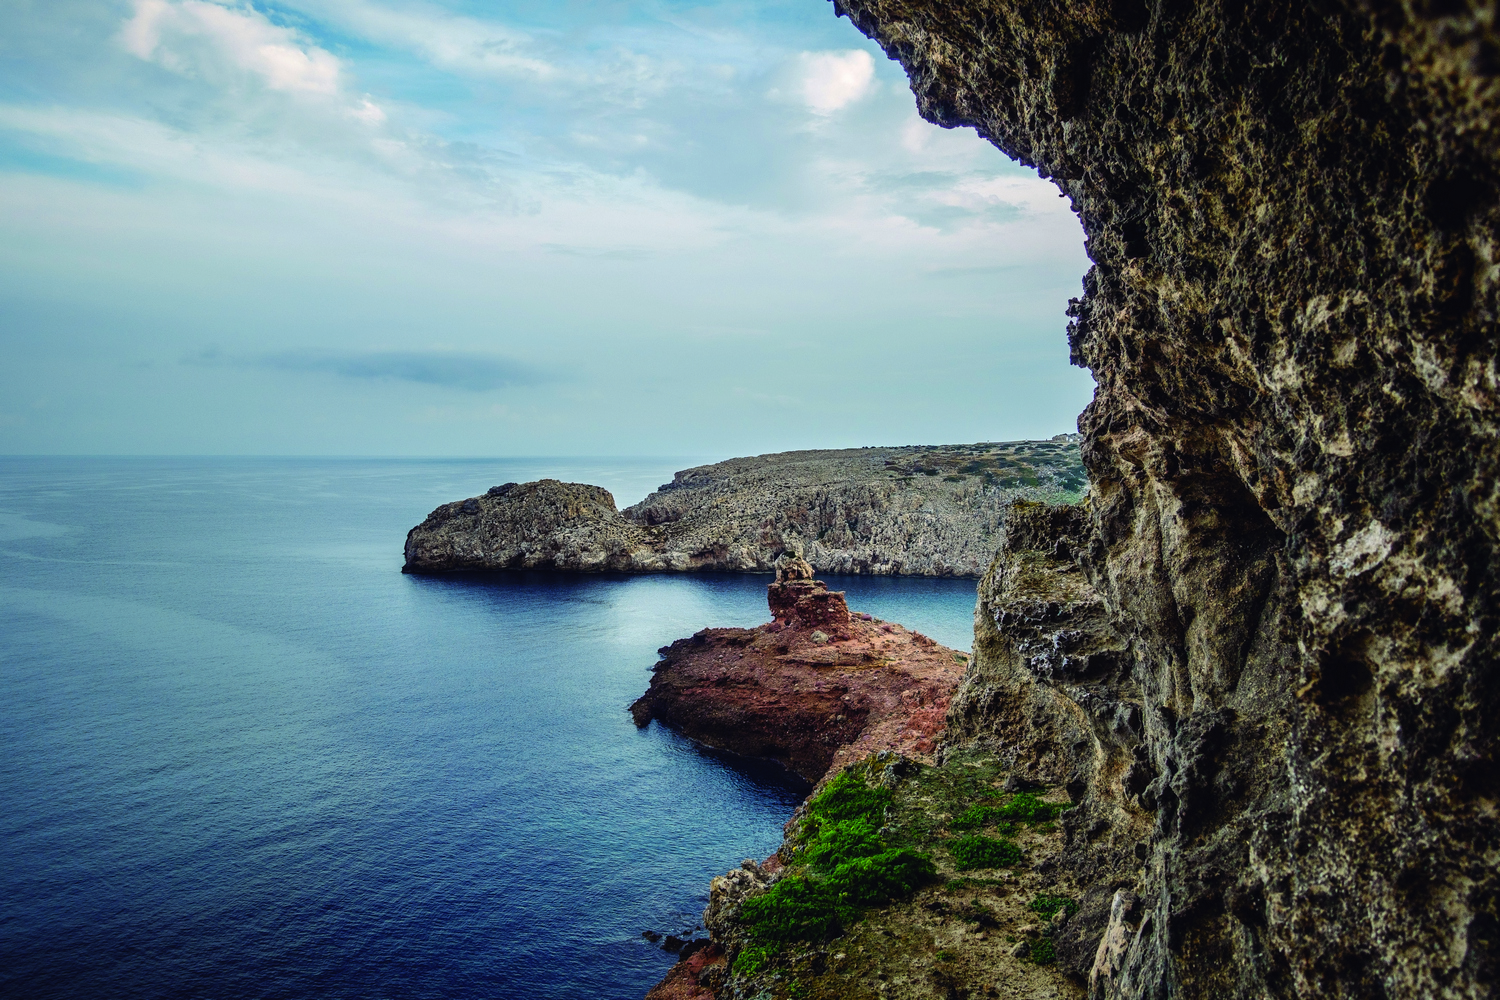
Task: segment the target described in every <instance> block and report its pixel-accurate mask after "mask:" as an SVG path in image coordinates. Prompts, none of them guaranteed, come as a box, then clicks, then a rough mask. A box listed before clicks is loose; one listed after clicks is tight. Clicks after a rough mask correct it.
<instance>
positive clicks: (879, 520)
mask: <svg viewBox="0 0 1500 1000" xmlns="http://www.w3.org/2000/svg"><path fill="white" fill-rule="evenodd" d="M1086 488H1087V480H1086V479H1085V476H1084V472H1083V465H1082V462H1081V459H1080V455H1079V449H1078V436H1077V435H1076V434H1067V435H1058V436H1057V437H1055V438H1053V439H1051V440H1049V441H1010V442H1000V443H980V444H972V445H943V446H909V447H900V448H848V449H842V450H830V451H789V452H780V453H777V454H771V455H759V456H755V457H752V458H735V459H730V460H728V461H725V462H718V463H716V464H713V465H703V466H698V467H696V468H692V469H685V470H683V471H682V472H679V473H677V474H676V476H675V477H674V478H673V480H672V482H670V483H667V484H665V485H663V486H662V487H661V488H660V489H658V490H657V491H656V492H655V493H652V494H651V495H650V496H648V497H646V498H645V499H644V500H642V501H641V502H640V503H638V504H636V505H635V506H633V507H627V508H626V509H625V510H624V511H619V510H617V509H616V508H615V502H614V497H613V496H612V495H611V494H610V493H609V491H608V490H605V489H602V488H600V487H597V486H589V485H585V484H581V483H563V482H559V481H557V480H555V479H543V480H540V481H538V482H533V483H523V484H516V483H507V484H505V485H503V486H497V487H495V488H493V489H491V490H490V491H489V492H488V493H486V494H485V495H483V496H477V497H470V498H469V499H467V500H463V501H458V502H455V503H449V504H444V505H443V506H441V507H439V508H437V509H436V510H434V511H433V512H432V513H431V514H430V515H428V517H427V519H426V520H425V521H423V522H422V523H421V524H419V525H417V526H416V527H415V528H413V529H412V530H411V532H410V533H409V534H408V535H407V539H406V565H405V566H404V567H403V571H404V572H408V573H445V572H459V571H476V570H502V569H545V570H559V571H571V572H625V573H674V572H679V573H680V572H742V573H769V572H772V570H773V567H774V564H775V562H776V559H777V558H778V557H779V556H781V555H782V554H783V553H787V552H791V553H796V554H800V555H802V556H803V557H804V558H806V559H807V561H808V562H809V563H811V564H812V566H813V568H814V569H815V570H816V571H817V572H819V573H834V574H859V575H875V576H946V577H954V576H959V577H978V576H980V575H982V574H983V573H984V571H985V569H986V568H987V567H988V566H989V563H990V560H991V558H992V557H993V556H994V554H995V551H996V549H998V548H999V546H1000V538H1001V530H1002V528H1003V527H1004V523H1005V511H1006V508H1007V507H1008V506H1009V505H1010V504H1011V503H1012V502H1013V501H1015V500H1032V501H1038V502H1046V503H1076V502H1078V501H1079V500H1080V499H1081V498H1082V495H1083V492H1084V491H1085V490H1086Z"/></svg>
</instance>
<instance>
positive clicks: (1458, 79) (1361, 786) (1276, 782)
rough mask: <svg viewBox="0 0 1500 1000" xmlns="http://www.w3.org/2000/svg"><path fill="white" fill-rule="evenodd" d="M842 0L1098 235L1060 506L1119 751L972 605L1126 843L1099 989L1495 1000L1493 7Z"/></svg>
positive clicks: (1108, 841)
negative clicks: (1080, 503) (1071, 494)
mask: <svg viewBox="0 0 1500 1000" xmlns="http://www.w3.org/2000/svg"><path fill="white" fill-rule="evenodd" d="M836 7H837V9H838V10H839V12H840V13H844V14H847V15H848V16H849V17H850V18H851V19H852V20H853V21H854V23H855V24H856V25H858V26H859V27H860V28H861V29H862V30H863V31H865V32H866V33H867V34H868V35H870V36H871V37H872V38H874V39H876V40H877V41H878V42H879V43H880V44H881V45H882V46H883V47H884V48H885V50H886V51H887V52H888V53H889V54H890V55H891V56H892V57H893V58H896V59H899V60H900V61H901V62H902V64H903V65H904V66H905V68H906V70H907V72H908V74H909V76H910V77H911V80H912V86H913V90H914V92H915V93H916V95H917V102H918V106H919V109H920V110H921V112H922V113H923V114H924V116H926V117H928V118H929V119H931V120H933V121H936V122H939V123H940V124H945V125H969V126H973V127H975V128H976V129H977V130H978V131H979V133H980V134H981V135H982V136H984V137H986V138H988V139H990V140H991V141H992V142H994V143H995V144H996V145H997V146H999V147H1000V148H1001V149H1003V150H1004V151H1006V152H1007V153H1009V154H1011V155H1013V156H1015V157H1017V158H1019V159H1021V160H1022V161H1024V162H1026V163H1029V164H1032V165H1034V166H1036V167H1037V169H1038V170H1039V171H1040V172H1041V173H1042V175H1043V176H1045V177H1049V178H1052V179H1053V180H1054V181H1055V182H1056V183H1057V184H1058V186H1059V187H1060V189H1061V190H1062V191H1063V192H1064V193H1065V194H1066V195H1067V196H1068V197H1069V198H1071V200H1072V203H1073V205H1074V207H1075V209H1076V210H1077V211H1078V213H1079V216H1080V218H1081V220H1082V222H1083V225H1084V229H1085V234H1086V237H1087V246H1088V251H1089V254H1090V256H1091V258H1092V259H1093V261H1094V267H1093V268H1092V270H1091V271H1090V272H1089V274H1088V276H1087V278H1086V280H1085V294H1084V295H1083V297H1082V298H1081V299H1079V300H1076V301H1075V302H1074V303H1073V304H1072V306H1071V309H1070V315H1072V316H1073V319H1074V321H1073V323H1072V324H1071V326H1070V328H1069V338H1070V343H1071V346H1072V351H1073V357H1074V360H1075V362H1077V363H1079V364H1082V365H1086V366H1087V367H1089V368H1090V369H1091V370H1092V371H1093V373H1094V376H1095V378H1096V380H1097V382H1098V390H1097V392H1096V395H1095V399H1094V401H1093V403H1092V404H1091V405H1090V406H1089V408H1088V409H1087V410H1086V411H1085V413H1084V414H1083V416H1082V418H1081V419H1080V429H1081V430H1082V431H1083V433H1084V461H1085V464H1086V466H1087V470H1088V473H1089V477H1090V479H1091V481H1092V483H1093V489H1094V495H1093V498H1092V502H1091V503H1090V505H1089V508H1088V513H1087V515H1086V523H1084V524H1080V525H1076V526H1068V525H1056V526H1053V527H1058V528H1060V529H1061V530H1060V531H1059V533H1058V537H1059V538H1064V537H1065V538H1067V539H1069V541H1068V542H1067V548H1068V555H1069V559H1071V562H1072V564H1073V565H1074V567H1075V569H1074V570H1071V571H1069V572H1073V573H1075V574H1076V581H1077V582H1078V585H1079V586H1080V587H1081V586H1083V585H1084V584H1086V585H1087V587H1088V588H1089V591H1090V593H1089V594H1084V593H1083V591H1081V590H1080V591H1079V592H1078V593H1080V594H1083V597H1082V598H1081V600H1082V601H1083V603H1084V604H1087V603H1088V602H1089V601H1095V602H1097V609H1098V611H1099V614H1100V615H1102V616H1103V617H1106V618H1108V619H1109V621H1110V622H1111V623H1112V627H1113V629H1114V630H1115V632H1116V633H1117V638H1118V642H1119V644H1120V645H1121V646H1122V648H1123V649H1124V653H1123V654H1122V655H1123V657H1124V659H1123V662H1122V663H1121V664H1119V665H1117V667H1116V668H1112V669H1115V670H1116V673H1115V674H1114V675H1112V677H1109V676H1104V675H1100V676H1099V678H1098V679H1097V681H1096V682H1095V683H1094V687H1095V688H1097V689H1098V690H1096V691H1095V694H1096V695H1098V696H1100V697H1105V696H1113V697H1116V699H1117V700H1118V701H1121V702H1125V701H1130V700H1131V699H1132V698H1134V699H1137V701H1136V703H1137V704H1138V705H1139V708H1140V720H1139V736H1138V743H1135V744H1134V745H1132V744H1131V740H1133V739H1137V737H1134V736H1120V735H1119V734H1112V733H1110V732H1108V731H1106V732H1104V733H1103V734H1101V733H1100V729H1099V722H1098V720H1097V719H1096V718H1094V717H1093V716H1091V715H1089V713H1088V712H1087V706H1084V705H1082V704H1081V703H1080V702H1079V701H1077V700H1076V699H1075V698H1074V697H1073V696H1072V695H1070V694H1068V693H1067V691H1065V690H1063V689H1064V688H1065V687H1066V686H1067V685H1065V684H1061V683H1059V682H1058V681H1057V679H1056V678H1038V677H1035V676H1033V677H1032V678H1030V679H1029V680H1026V681H1025V684H1024V685H1023V684H1021V682H1020V681H1019V680H1018V679H1017V677H1018V675H1017V674H1015V672H1014V670H1013V669H1012V668H1016V669H1019V668H1018V667H1017V664H1018V663H1020V653H1019V648H1020V645H1022V644H1024V643H1026V642H1031V641H1036V640H1037V639H1038V637H1039V635H1040V633H1038V635H1035V636H1028V634H1025V629H1026V628H1031V627H1032V626H1031V625H1027V624H1026V623H1025V622H1021V623H1020V626H1021V632H1017V633H1016V634H1013V635H1012V634H1003V629H1002V633H997V634H996V635H994V636H991V637H990V638H991V639H993V640H994V642H993V643H991V647H992V648H991V649H990V652H989V653H988V654H987V653H986V652H985V651H984V643H985V636H984V634H983V627H984V626H981V636H980V644H979V646H977V647H976V653H977V654H978V655H977V657H976V666H975V670H976V672H978V671H983V670H986V669H990V670H992V671H993V673H994V676H993V678H992V681H993V683H992V687H993V689H994V690H995V691H1003V690H1005V689H1006V685H1010V686H1011V688H1013V689H1014V690H1011V691H1010V694H1008V695H1004V696H999V695H997V700H996V701H995V702H994V703H993V705H991V706H990V708H985V709H982V710H981V709H980V708H978V707H975V706H979V705H980V700H973V701H970V702H968V703H967V704H970V706H971V707H973V708H974V714H973V715H972V718H971V722H972V723H973V725H976V726H978V725H980V724H981V720H982V719H983V718H985V717H986V713H990V717H991V723H992V724H993V726H994V727H996V728H995V730H994V731H995V732H999V731H1001V730H1003V729H1004V728H1005V727H1006V726H1008V725H1010V723H1009V722H1006V721H1005V720H1006V719H1011V720H1012V721H1014V720H1017V719H1019V720H1021V723H1022V728H1021V729H1020V730H1016V731H1015V733H1024V732H1026V731H1027V727H1034V728H1035V729H1036V732H1035V733H1034V734H1033V735H1032V736H1031V737H1028V738H1031V739H1033V740H1034V741H1036V742H1038V743H1039V744H1044V743H1046V738H1044V737H1047V738H1050V737H1048V736H1047V734H1049V733H1050V734H1054V735H1055V736H1056V737H1057V739H1056V740H1055V741H1054V742H1056V743H1057V746H1056V747H1053V757H1052V759H1053V760H1054V761H1055V762H1057V765H1058V766H1059V767H1061V766H1063V764H1064V763H1066V764H1067V766H1069V767H1071V768H1072V771H1070V774H1069V776H1068V780H1071V781H1073V782H1076V783H1078V785H1079V787H1078V793H1079V794H1078V797H1079V799H1080V801H1082V802H1085V803H1087V804H1088V808H1087V809H1086V810H1085V811H1084V813H1086V814H1087V815H1088V816H1089V817H1091V818H1089V819H1088V821H1087V823H1085V824H1084V825H1082V826H1070V829H1069V833H1070V837H1071V838H1073V839H1072V841H1071V842H1070V849H1073V848H1076V849H1077V850H1076V852H1075V854H1074V862H1073V863H1075V864H1084V863H1086V862H1087V859H1088V858H1089V857H1090V856H1092V857H1094V858H1101V857H1104V856H1105V855H1104V851H1103V849H1102V848H1101V850H1100V851H1095V852H1093V853H1092V855H1091V854H1090V852H1089V851H1088V850H1086V848H1087V847H1088V845H1090V844H1103V845H1110V846H1109V850H1114V849H1115V845H1124V844H1128V843H1130V842H1131V841H1132V840H1134V842H1135V843H1137V844H1138V845H1139V853H1140V855H1141V857H1140V858H1139V859H1138V861H1139V864H1138V867H1137V868H1136V870H1135V871H1134V872H1133V874H1132V873H1128V872H1127V874H1130V875H1131V877H1133V879H1134V883H1133V885H1132V887H1131V888H1130V889H1129V890H1128V891H1129V892H1130V893H1133V896H1131V899H1134V900H1135V902H1133V903H1131V902H1129V900H1127V899H1126V897H1125V896H1120V897H1119V898H1118V900H1117V899H1116V897H1115V896H1114V895H1113V894H1111V896H1110V899H1111V903H1112V904H1115V903H1117V902H1118V903H1119V905H1114V906H1113V911H1114V912H1115V913H1116V914H1117V919H1116V920H1115V921H1114V925H1113V926H1112V928H1111V934H1112V939H1113V940H1114V941H1116V943H1117V944H1118V945H1119V947H1117V948H1116V949H1115V954H1116V966H1117V967H1116V968H1113V969H1111V970H1109V974H1108V975H1107V976H1101V977H1098V978H1096V981H1095V990H1096V992H1099V993H1101V994H1109V995H1119V996H1131V997H1146V996H1151V997H1155V996H1191V997H1220V996H1244V997H1250V996H1265V995H1272V996H1304V997H1311V996H1351V997H1355V996H1357V997H1381V996H1390V997H1397V996H1399V997H1429V996H1430V997H1482V996H1490V995H1492V994H1493V993H1494V991H1495V989H1496V979H1497V977H1500V894H1497V889H1500V880H1497V878H1496V874H1495V873H1496V864H1497V862H1500V827H1497V821H1496V815H1497V813H1496V800H1497V795H1500V786H1497V774H1500V772H1497V769H1496V760H1495V750H1496V734H1497V722H1496V719H1497V708H1500V705H1497V697H1496V694H1497V692H1496V683H1497V674H1496V671H1495V669H1494V660H1495V653H1496V640H1495V626H1496V606H1495V594H1496V576H1495V574H1496V570H1495V569H1494V565H1495V560H1494V555H1495V547H1496V535H1497V527H1500V516H1497V515H1500V511H1497V492H1496V478H1495V470H1496V458H1497V448H1500V445H1497V437H1496V430H1497V421H1496V408H1495V403H1496V361H1495V354H1496V350H1495V349H1496V342H1495V340H1496V322H1495V320H1496V310H1497V288H1500V266H1497V253H1496V232H1497V222H1500V210H1497V202H1500V197H1497V195H1500V186H1497V176H1500V157H1497V137H1496V125H1497V114H1496V111H1497V103H1500V77H1497V75H1496V74H1497V73H1500V34H1497V31H1496V23H1495V18H1496V7H1495V5H1494V4H1485V5H1480V4H1473V3H1465V2H1462V0H1443V2H1436V0H1429V2H1425V3H1406V4H1397V3H1369V4H1359V3H1339V2H1326V3H1299V4H1294V3H1287V2H1259V0H1245V2H1221V3H1192V4H1190V3H1180V2H1155V3H1144V2H1134V0H1117V2H1104V0H1098V2H1044V0H991V2H957V0H836ZM1031 551H1032V552H1033V553H1037V552H1041V553H1048V552H1050V554H1047V555H1045V556H1044V558H1049V559H1056V558H1060V556H1059V555H1058V551H1057V550H1056V549H1055V548H1054V549H1052V550H1048V549H1047V548H1046V546H1045V545H1041V544H1037V545H1033V546H1032V547H1031ZM1018 552H1019V549H1018ZM1038 558H1043V557H1038ZM998 585H999V584H997V583H996V581H994V580H991V581H987V583H986V587H989V588H990V590H991V592H992V593H994V592H995V587H996V586H998ZM1069 586H1071V584H1069ZM1002 589H1003V588H1002ZM1001 596H1002V597H1003V596H1004V595H1001ZM1002 603H1004V601H1003V600H1002ZM1065 603H1066V602H1065ZM1075 610H1077V611H1079V612H1080V613H1083V612H1084V611H1085V610H1086V609H1084V608H1082V606H1081V605H1080V607H1079V608H1077V609H1075ZM1088 615H1089V616H1090V617H1091V618H1092V617H1096V616H1094V613H1093V612H1088ZM1039 624H1040V625H1045V623H1039ZM996 644H998V645H996ZM1007 650H1008V651H1007ZM986 656H990V657H991V660H990V661H989V666H988V667H987V666H986ZM1002 661H1004V662H1002ZM976 680H977V677H976ZM1038 684H1040V685H1041V687H1040V688H1038V687H1037V685H1038ZM1077 686H1078V685H1075V687H1077ZM1085 686H1086V685H1085ZM974 693H975V695H976V699H977V695H978V694H979V692H978V691H976V692H974ZM1017 698H1019V699H1020V701H1019V702H1016V700H1015V699H1017ZM1007 699H1009V700H1007ZM1012 703H1014V704H1012ZM1007 704H1011V705H1012V707H1011V709H1005V708H1004V706H1005V705H1007ZM1017 706H1019V707H1017ZM955 711H957V709H956V710H955ZM1007 711H1009V712H1010V713H1011V714H1010V715H1006V714H1005V712H1007ZM961 721H962V720H961ZM964 724H965V725H969V724H970V723H964ZM1091 734H1092V735H1091ZM1127 753H1128V759H1129V763H1128V764H1127V763H1126V756H1125V755H1126V754H1127ZM1122 768H1123V770H1122ZM1127 774H1128V776H1129V781H1128V782H1127V780H1126V775H1127ZM1080 815H1083V813H1081V814H1080ZM1143 825H1144V827H1145V831H1144V833H1142V832H1141V828H1142V826H1143ZM1137 835H1139V836H1137ZM1110 857H1112V858H1115V856H1114V855H1110ZM1117 861H1118V858H1115V860H1114V861H1110V863H1109V864H1107V865H1105V866H1104V869H1103V870H1101V879H1102V881H1104V882H1108V881H1111V880H1114V879H1116V878H1117V877H1124V876H1121V875H1120V872H1121V871H1122V869H1121V868H1120V866H1119V864H1118V863H1116V862H1117ZM1127 867H1128V866H1127ZM1126 891H1127V890H1125V889H1121V890H1120V892H1122V893H1123V892H1126ZM1099 919H1100V920H1104V921H1106V922H1107V921H1108V919H1109V918H1108V916H1107V915H1105V916H1101V917H1100V918H1099ZM1121 941H1124V942H1126V943H1124V944H1120V942H1121ZM1084 950H1086V949H1084ZM1106 950H1108V949H1106Z"/></svg>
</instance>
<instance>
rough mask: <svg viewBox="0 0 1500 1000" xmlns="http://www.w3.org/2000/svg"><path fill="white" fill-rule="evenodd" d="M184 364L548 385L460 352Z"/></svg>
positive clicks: (516, 367)
mask: <svg viewBox="0 0 1500 1000" xmlns="http://www.w3.org/2000/svg"><path fill="white" fill-rule="evenodd" d="M183 363H184V364H188V365H196V366H201V367H213V368H217V367H234V368H269V369H272V370H275V371H286V372H312V373H319V374H327V375H338V376H341V377H343V378H348V379H357V380H364V381H392V382H415V383H417V384H419V385H436V386H441V387H443V388H445V389H466V390H468V391H470V392H488V391H490V390H492V389H503V388H505V387H507V386H519V385H536V384H537V383H539V382H542V381H545V376H544V375H543V374H542V373H541V372H539V371H537V370H536V369H534V368H532V367H530V366H529V365H524V364H521V363H520V362H517V361H513V360H511V359H509V358H505V357H501V356H499V355H494V354H477V353H465V352H457V351H453V352H449V351H355V352H338V351H284V352H281V353H278V354H264V355H259V356H257V357H250V358H237V357H231V356H228V355H225V354H223V353H222V352H221V351H219V349H218V348H215V347H209V348H205V349H204V350H202V351H199V352H197V353H194V354H190V355H188V356H187V357H185V358H183Z"/></svg>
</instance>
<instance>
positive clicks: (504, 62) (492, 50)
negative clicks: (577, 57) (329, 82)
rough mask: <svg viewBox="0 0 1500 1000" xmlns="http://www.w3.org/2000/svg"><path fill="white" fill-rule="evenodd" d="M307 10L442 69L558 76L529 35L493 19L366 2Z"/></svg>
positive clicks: (332, 1) (339, 1)
mask: <svg viewBox="0 0 1500 1000" xmlns="http://www.w3.org/2000/svg"><path fill="white" fill-rule="evenodd" d="M308 6H311V7H312V8H313V9H316V10H318V11H320V12H321V13H323V14H324V15H325V16H329V17H331V18H332V19H333V20H335V21H337V22H338V23H339V24H341V25H342V26H343V27H345V28H346V29H348V30H350V31H353V32H354V33H356V34H358V35H360V36H361V37H362V38H365V39H367V40H370V41H374V42H380V43H383V44H386V45H391V46H395V47H398V48H403V49H407V50H411V51H415V52H417V53H419V54H420V55H422V56H423V57H424V58H426V59H427V61H428V62H430V63H432V64H433V65H435V66H440V67H442V68H444V69H449V70H455V71H457V72H461V73H467V74H470V75H480V76H526V77H534V78H539V79H548V78H551V77H553V76H555V75H557V73H558V70H557V68H556V67H555V66H553V65H552V64H551V63H549V62H547V61H546V60H545V59H543V58H540V57H539V56H537V55H536V54H535V53H534V52H533V51H532V49H533V46H532V42H531V38H530V36H528V35H526V34H525V33H523V32H520V31H516V30H514V29H512V28H509V27H507V26H505V25H503V24H497V23H495V22H493V21H481V20H479V19H478V18H473V17H457V16H454V15H452V14H449V13H447V12H446V11H443V10H440V9H437V8H435V7H432V6H429V5H426V4H409V5H406V6H403V7H402V8H401V9H399V10H395V9H391V8H390V7H385V6H378V5H376V4H372V3H366V2H365V0H321V2H315V3H312V4H309V5H308Z"/></svg>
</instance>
